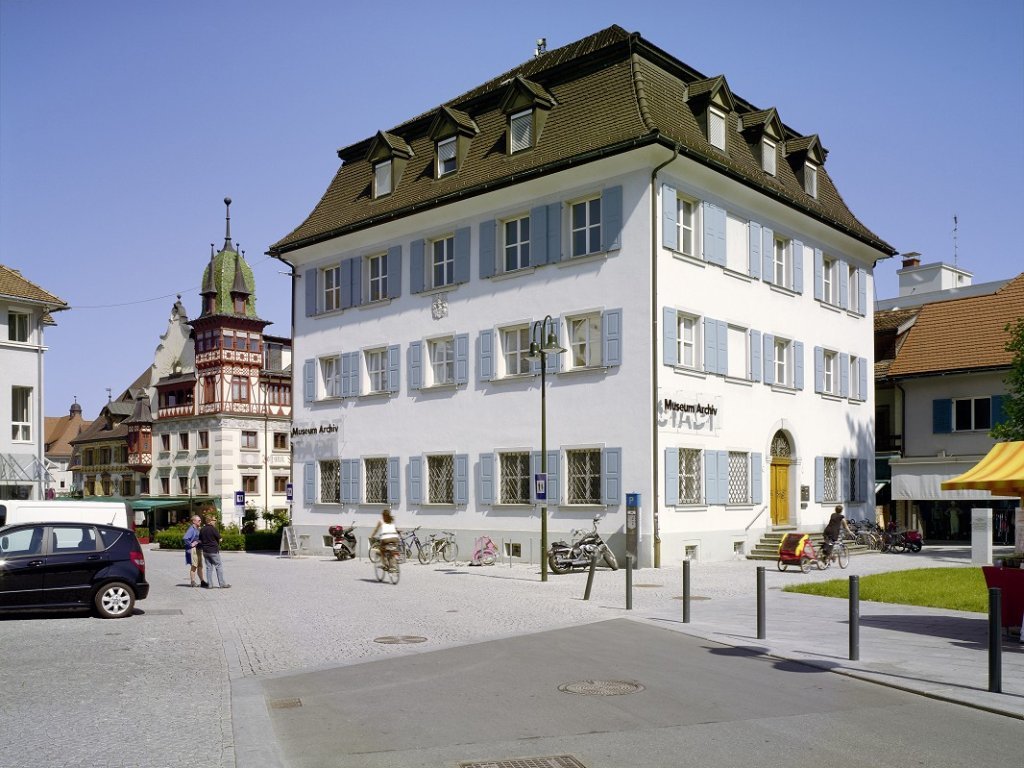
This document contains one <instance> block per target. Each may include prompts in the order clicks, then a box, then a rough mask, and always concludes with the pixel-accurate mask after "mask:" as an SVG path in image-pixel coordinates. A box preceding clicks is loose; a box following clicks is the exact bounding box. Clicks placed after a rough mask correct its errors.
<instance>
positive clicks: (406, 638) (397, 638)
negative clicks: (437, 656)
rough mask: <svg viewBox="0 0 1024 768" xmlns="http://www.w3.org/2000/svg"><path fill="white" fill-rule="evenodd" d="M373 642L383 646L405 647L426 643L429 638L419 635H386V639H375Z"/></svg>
mask: <svg viewBox="0 0 1024 768" xmlns="http://www.w3.org/2000/svg"><path fill="white" fill-rule="evenodd" d="M373 642H375V643H381V644H382V645H403V644H406V643H425V642H427V638H425V637H420V636H419V635H384V637H375V638H373Z"/></svg>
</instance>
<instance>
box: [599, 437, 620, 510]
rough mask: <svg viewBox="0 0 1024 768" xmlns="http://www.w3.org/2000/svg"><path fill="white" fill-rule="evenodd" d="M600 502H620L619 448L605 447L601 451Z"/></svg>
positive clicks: (614, 503)
mask: <svg viewBox="0 0 1024 768" xmlns="http://www.w3.org/2000/svg"><path fill="white" fill-rule="evenodd" d="M601 503H602V504H610V505H618V504H621V503H622V449H621V448H605V449H604V450H603V451H601Z"/></svg>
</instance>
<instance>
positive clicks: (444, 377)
mask: <svg viewBox="0 0 1024 768" xmlns="http://www.w3.org/2000/svg"><path fill="white" fill-rule="evenodd" d="M427 350H428V352H429V354H430V371H431V374H432V376H433V382H432V383H433V384H434V385H439V384H454V383H455V339H454V338H452V337H451V336H449V337H447V338H444V339H433V340H431V341H428V342H427Z"/></svg>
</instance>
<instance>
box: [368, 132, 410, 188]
mask: <svg viewBox="0 0 1024 768" xmlns="http://www.w3.org/2000/svg"><path fill="white" fill-rule="evenodd" d="M412 156H413V155H412V148H410V147H409V144H408V143H407V142H406V141H405V139H403V138H402V137H401V136H397V135H395V134H393V133H385V132H384V131H378V133H377V135H376V136H375V137H374V139H373V142H372V144H371V145H370V151H369V153H368V154H367V158H366V159H367V160H368V161H369V163H370V168H371V169H372V172H373V180H372V182H371V184H372V189H371V190H370V194H371V195H372V196H373V199H375V200H376V199H378V198H381V197H386V196H388V195H390V194H391V193H392V192H394V191H395V189H397V188H398V185H399V184H400V183H401V181H402V173H403V172H404V171H405V166H406V165H408V164H409V160H410V159H411V158H412Z"/></svg>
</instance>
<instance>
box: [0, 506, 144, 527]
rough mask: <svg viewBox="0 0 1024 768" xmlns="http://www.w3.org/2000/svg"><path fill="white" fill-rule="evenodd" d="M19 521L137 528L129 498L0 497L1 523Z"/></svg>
mask: <svg viewBox="0 0 1024 768" xmlns="http://www.w3.org/2000/svg"><path fill="white" fill-rule="evenodd" d="M15 523H98V524H101V525H116V526H118V527H119V528H130V529H133V530H134V528H135V517H134V515H133V514H132V510H131V505H130V504H129V503H128V502H126V501H65V500H61V499H55V500H53V501H42V500H36V499H29V500H27V501H19V500H16V499H0V526H4V525H14V524H15Z"/></svg>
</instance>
